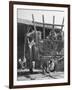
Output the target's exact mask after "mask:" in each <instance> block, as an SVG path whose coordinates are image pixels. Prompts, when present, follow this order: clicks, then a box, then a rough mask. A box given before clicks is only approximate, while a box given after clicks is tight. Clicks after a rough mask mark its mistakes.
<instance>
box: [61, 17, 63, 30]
mask: <svg viewBox="0 0 72 90" xmlns="http://www.w3.org/2000/svg"><path fill="white" fill-rule="evenodd" d="M63 25H64V17H63V21H62V27H61V30H62V29H63Z"/></svg>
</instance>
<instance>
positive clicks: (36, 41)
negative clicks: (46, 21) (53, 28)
mask: <svg viewBox="0 0 72 90" xmlns="http://www.w3.org/2000/svg"><path fill="white" fill-rule="evenodd" d="M32 20H33V21H32V22H33V25H34V30H35V41H36V43H37V35H36V26H35V21H34V15H33V14H32Z"/></svg>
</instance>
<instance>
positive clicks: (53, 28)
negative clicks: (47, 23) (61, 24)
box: [53, 16, 55, 30]
mask: <svg viewBox="0 0 72 90" xmlns="http://www.w3.org/2000/svg"><path fill="white" fill-rule="evenodd" d="M54 23H55V16H53V30H54Z"/></svg>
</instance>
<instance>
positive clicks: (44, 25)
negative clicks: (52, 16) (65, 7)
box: [42, 15, 45, 39]
mask: <svg viewBox="0 0 72 90" xmlns="http://www.w3.org/2000/svg"><path fill="white" fill-rule="evenodd" d="M42 20H43V39H45V25H44V15H42Z"/></svg>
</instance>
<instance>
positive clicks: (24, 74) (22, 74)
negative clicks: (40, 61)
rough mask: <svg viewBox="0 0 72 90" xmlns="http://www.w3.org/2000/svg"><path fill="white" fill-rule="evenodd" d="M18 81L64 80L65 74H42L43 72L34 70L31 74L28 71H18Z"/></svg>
mask: <svg viewBox="0 0 72 90" xmlns="http://www.w3.org/2000/svg"><path fill="white" fill-rule="evenodd" d="M17 75H18V77H17V80H18V81H23V80H46V79H59V78H64V72H50V73H42V70H36V69H34V70H33V73H32V74H31V73H30V72H29V70H28V69H25V70H18V71H17Z"/></svg>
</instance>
